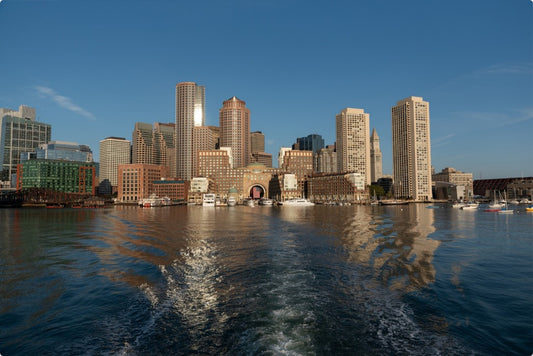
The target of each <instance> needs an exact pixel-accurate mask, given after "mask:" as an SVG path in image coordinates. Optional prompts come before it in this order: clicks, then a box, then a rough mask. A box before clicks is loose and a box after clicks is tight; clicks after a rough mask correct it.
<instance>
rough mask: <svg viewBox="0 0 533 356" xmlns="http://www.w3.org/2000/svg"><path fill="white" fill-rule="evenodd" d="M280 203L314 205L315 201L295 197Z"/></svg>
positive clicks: (284, 204)
mask: <svg viewBox="0 0 533 356" xmlns="http://www.w3.org/2000/svg"><path fill="white" fill-rule="evenodd" d="M281 205H283V206H312V205H315V203H313V202H311V201H309V200H307V199H304V198H296V199H289V200H285V201H284V202H283V203H281Z"/></svg>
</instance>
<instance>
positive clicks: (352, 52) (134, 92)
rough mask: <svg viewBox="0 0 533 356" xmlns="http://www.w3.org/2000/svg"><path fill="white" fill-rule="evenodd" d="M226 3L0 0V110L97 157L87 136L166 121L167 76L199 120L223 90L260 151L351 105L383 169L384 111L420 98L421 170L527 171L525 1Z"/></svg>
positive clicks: (528, 10) (326, 128) (169, 109)
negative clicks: (191, 91)
mask: <svg viewBox="0 0 533 356" xmlns="http://www.w3.org/2000/svg"><path fill="white" fill-rule="evenodd" d="M235 4H236V5H238V6H221V5H217V4H216V3H215V2H207V3H202V4H193V3H188V4H172V3H171V2H158V3H157V4H150V5H147V4H146V3H144V2H140V1H131V2H128V5H127V6H124V5H120V4H108V3H102V4H100V3H99V4H98V5H99V6H95V5H94V4H93V5H91V4H90V3H87V4H80V3H76V4H74V3H70V2H67V1H61V0H58V1H53V2H49V1H46V2H38V1H24V0H22V1H16V2H15V1H10V0H6V1H3V2H1V3H0V31H1V32H2V34H3V39H2V40H3V41H5V42H3V44H4V46H3V48H6V49H7V50H6V51H5V54H4V55H3V56H2V57H1V58H0V68H2V69H4V70H3V71H2V82H3V83H4V85H3V86H2V87H1V88H0V107H5V108H13V109H16V108H18V107H19V105H27V106H30V107H33V108H35V109H36V112H37V119H38V120H39V121H41V122H44V123H47V124H50V125H52V137H51V139H52V140H59V141H71V142H77V143H78V144H82V145H88V146H90V147H91V149H92V150H93V151H94V154H95V160H96V161H100V152H99V151H98V142H99V141H100V140H102V139H104V138H106V137H109V136H117V137H125V138H127V139H128V140H131V139H132V137H131V132H132V128H133V127H134V124H135V122H146V123H155V122H163V123H165V122H166V123H172V122H174V110H175V108H174V106H175V98H174V95H175V85H176V84H177V83H180V82H186V81H192V82H195V83H197V84H198V85H202V86H205V88H206V89H205V92H206V93H205V97H206V118H205V125H214V126H217V125H218V110H219V108H220V107H221V105H222V103H223V101H224V100H226V99H227V98H228V97H232V96H237V97H238V98H240V99H242V100H244V101H246V103H247V107H248V108H249V109H250V110H251V113H252V115H251V117H252V120H251V127H250V129H251V131H262V132H263V134H264V135H265V151H266V152H267V153H270V154H272V155H273V156H274V157H276V156H277V153H278V152H279V149H280V147H290V146H291V144H292V143H293V142H294V141H295V139H296V138H298V137H303V136H307V135H309V134H319V135H322V136H323V138H324V140H325V144H326V145H331V144H333V143H334V142H335V115H336V113H338V112H339V111H340V110H342V109H343V108H345V107H357V108H361V109H364V111H365V113H369V114H370V130H372V129H373V128H375V129H376V130H377V132H378V133H379V136H380V145H381V152H382V154H383V174H392V133H391V124H390V120H391V108H392V107H393V106H394V105H395V103H396V102H397V101H398V100H401V99H402V98H406V97H409V96H419V97H423V98H424V100H427V101H428V102H430V103H431V142H432V147H431V157H432V164H433V166H434V167H435V170H436V171H440V170H441V169H443V168H445V167H454V168H456V169H458V170H461V171H465V172H472V173H473V175H474V178H476V179H480V178H500V177H519V176H533V158H532V157H531V154H530V153H529V151H530V150H529V149H528V143H529V142H531V132H532V131H533V103H532V102H531V98H532V97H533V25H532V23H533V22H532V21H531V15H532V14H533V6H532V4H531V2H530V1H526V0H524V1H520V0H516V1H496V0H494V1H472V2H468V3H464V2H459V1H451V2H447V3H445V4H444V3H431V4H428V3H427V2H423V1H407V2H403V3H401V4H397V3H394V4H387V7H384V6H382V4H377V3H376V4H352V3H350V2H336V3H333V4H322V5H321V6H317V5H312V4H311V5H309V6H307V4H306V3H303V2H298V1H295V2H291V3H282V2H273V3H269V4H247V3H244V2H238V1H237V2H235ZM414 10H416V11H414ZM354 13H358V14H360V15H361V16H357V17H353V16H352V14H354ZM200 14H201V15H202V16H200ZM122 15H123V16H122ZM199 17H201V18H202V19H203V21H202V22H201V23H196V22H195V19H196V18H199ZM22 18H24V20H25V21H24V23H21V22H20V19H22ZM228 18H230V19H232V18H235V19H240V20H242V21H239V22H238V23H237V22H232V21H230V22H229V23H228V22H227V21H225V19H228ZM89 19H90V20H89ZM95 19H96V20H97V21H95ZM356 19H357V20H356ZM185 29H191V30H190V31H189V30H188V31H187V33H185ZM180 34H183V36H181V37H180ZM185 34H186V36H185ZM235 38H238V39H239V40H235ZM178 39H179V41H178ZM241 48H246V50H244V52H243V51H242V50H241ZM184 50H186V51H187V52H188V53H190V54H188V55H187V56H180V53H184ZM343 51H344V54H343V53H342V52H343ZM6 68H7V69H6Z"/></svg>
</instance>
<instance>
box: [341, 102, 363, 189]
mask: <svg viewBox="0 0 533 356" xmlns="http://www.w3.org/2000/svg"><path fill="white" fill-rule="evenodd" d="M336 132H337V170H338V171H339V172H354V173H360V174H362V175H363V176H364V177H365V186H366V185H369V184H370V183H371V180H370V115H369V114H367V113H365V111H364V110H363V109H352V108H346V109H344V110H342V111H341V112H340V113H339V114H337V116H336Z"/></svg>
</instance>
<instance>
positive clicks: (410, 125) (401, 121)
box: [391, 96, 432, 200]
mask: <svg viewBox="0 0 533 356" xmlns="http://www.w3.org/2000/svg"><path fill="white" fill-rule="evenodd" d="M391 114H392V115H391V116H392V159H393V162H392V163H393V173H394V196H395V197H397V198H409V199H414V200H428V199H431V198H432V193H431V143H430V136H429V103H428V102H427V101H424V100H423V99H422V98H420V97H416V96H411V97H408V98H406V99H403V100H400V101H398V103H397V104H396V106H393V107H392V110H391Z"/></svg>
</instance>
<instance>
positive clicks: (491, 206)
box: [484, 192, 503, 212]
mask: <svg viewBox="0 0 533 356" xmlns="http://www.w3.org/2000/svg"><path fill="white" fill-rule="evenodd" d="M498 194H499V192H498ZM502 207H503V204H502V203H499V202H498V201H497V200H496V192H494V200H493V201H492V202H491V203H490V204H489V206H488V207H487V209H485V210H484V211H489V212H497V211H500V210H502Z"/></svg>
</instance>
